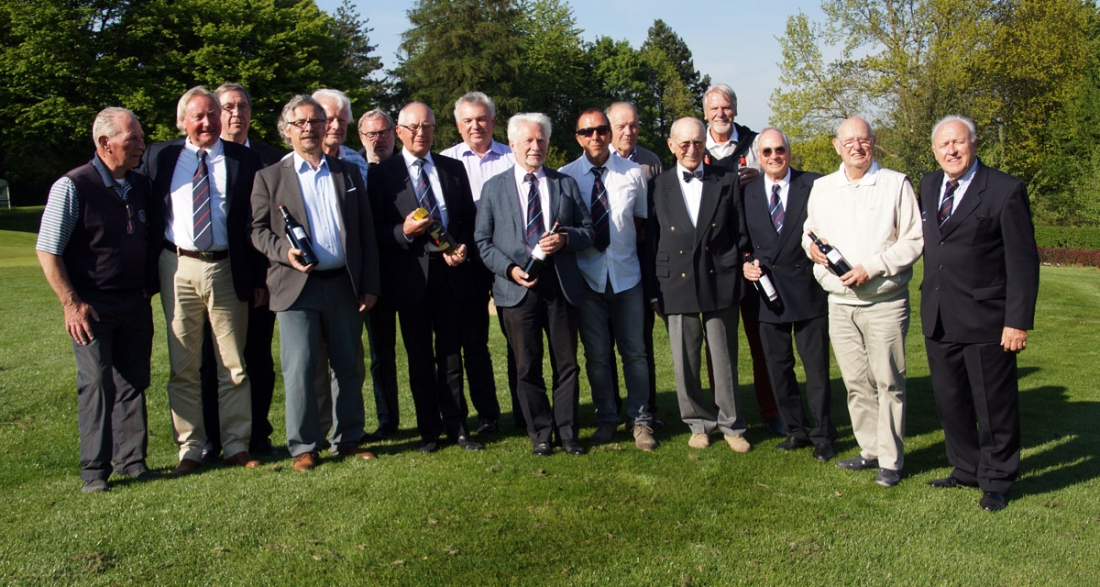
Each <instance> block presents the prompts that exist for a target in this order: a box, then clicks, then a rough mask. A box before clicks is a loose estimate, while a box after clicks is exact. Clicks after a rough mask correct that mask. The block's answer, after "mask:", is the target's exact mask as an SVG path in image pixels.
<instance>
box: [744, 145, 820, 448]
mask: <svg viewBox="0 0 1100 587" xmlns="http://www.w3.org/2000/svg"><path fill="white" fill-rule="evenodd" d="M754 149H755V150H756V154H757V159H758V160H759V161H760V163H761V167H762V168H763V170H764V174H763V176H762V177H761V178H760V179H758V180H756V181H754V182H752V183H750V184H748V185H746V186H745V224H746V226H747V227H748V230H749V240H750V241H751V242H750V247H749V249H748V250H746V251H743V254H744V255H745V261H746V262H745V263H744V265H743V266H742V269H743V271H744V273H745V279H748V280H749V281H751V282H754V283H756V282H759V281H760V278H761V276H762V275H765V274H766V275H768V277H770V279H771V282H772V283H773V284H774V287H775V289H776V292H777V293H778V295H779V304H778V306H777V307H775V306H774V305H773V307H772V308H769V307H768V306H767V305H766V304H765V303H763V302H762V299H761V296H759V295H757V293H756V292H746V294H745V302H747V306H748V308H749V311H750V312H751V313H752V316H753V318H754V319H755V322H757V323H758V331H759V333H760V341H761V343H762V345H763V349H764V358H765V361H766V364H767V368H768V375H769V379H770V380H771V384H772V391H773V392H774V394H775V400H776V403H777V404H778V405H779V412H780V414H781V415H782V416H783V423H784V424H785V425H786V428H787V438H786V440H784V441H783V442H780V443H779V444H777V445H776V448H777V449H779V450H787V451H790V450H797V449H799V448H803V447H807V446H810V445H813V447H814V452H813V455H814V458H816V459H817V460H819V461H822V462H826V461H828V460H830V459H832V458H833V457H835V456H836V452H835V451H834V450H833V441H834V440H836V427H835V426H834V425H833V420H832V416H831V414H830V404H831V402H832V393H831V390H830V388H829V320H828V314H829V307H828V302H827V299H826V295H825V290H823V289H821V287H820V286H818V285H817V281H816V280H814V272H813V262H812V261H811V260H810V259H809V258H807V257H806V252H805V251H803V250H802V225H803V224H804V223H805V222H806V200H808V199H809V197H810V188H812V187H813V182H814V180H815V179H817V178H818V177H821V176H820V175H818V174H816V173H805V172H802V171H799V170H797V169H792V168H791V143H790V141H789V140H788V139H787V135H786V134H785V133H783V132H782V131H780V130H778V129H775V128H766V129H764V130H762V131H760V134H759V135H757V138H756V142H755V146H754ZM750 257H751V258H752V262H749V259H750ZM742 305H743V306H745V305H746V304H745V303H743V304H742ZM745 327H746V328H748V327H749V326H748V325H746V326H745ZM792 331H793V332H794V342H795V343H797V344H798V354H799V356H800V357H802V366H803V367H804V368H805V370H806V396H807V399H808V400H809V405H810V413H811V414H812V415H813V419H814V425H813V426H811V425H810V424H809V422H808V419H807V418H806V414H805V412H804V411H803V410H802V395H801V394H800V393H799V391H798V380H797V379H795V376H794V345H792V341H791V332H792Z"/></svg>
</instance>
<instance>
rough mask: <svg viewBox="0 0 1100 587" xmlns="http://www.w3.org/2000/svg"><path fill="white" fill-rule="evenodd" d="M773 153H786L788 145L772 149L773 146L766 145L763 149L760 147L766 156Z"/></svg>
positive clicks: (762, 153)
mask: <svg viewBox="0 0 1100 587" xmlns="http://www.w3.org/2000/svg"><path fill="white" fill-rule="evenodd" d="M772 153H775V154H776V155H786V154H787V147H776V148H774V149H772V148H771V147H764V148H763V149H760V154H761V155H763V156H765V157H771V156H772Z"/></svg>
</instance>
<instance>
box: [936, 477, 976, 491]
mask: <svg viewBox="0 0 1100 587" xmlns="http://www.w3.org/2000/svg"><path fill="white" fill-rule="evenodd" d="M928 484H929V485H931V486H932V487H935V488H936V489H954V488H955V487H977V485H971V484H970V483H963V482H962V481H959V480H958V479H956V478H955V476H954V475H948V476H946V477H944V478H943V479H936V480H935V481H929V482H928Z"/></svg>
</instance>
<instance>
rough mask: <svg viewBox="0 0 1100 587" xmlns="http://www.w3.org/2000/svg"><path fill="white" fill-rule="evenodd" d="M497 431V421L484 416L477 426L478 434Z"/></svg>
mask: <svg viewBox="0 0 1100 587" xmlns="http://www.w3.org/2000/svg"><path fill="white" fill-rule="evenodd" d="M496 431H497V421H496V420H493V419H491V418H482V419H481V423H480V425H478V427H477V432H476V434H477V435H478V436H481V435H482V434H492V433H494V432H496Z"/></svg>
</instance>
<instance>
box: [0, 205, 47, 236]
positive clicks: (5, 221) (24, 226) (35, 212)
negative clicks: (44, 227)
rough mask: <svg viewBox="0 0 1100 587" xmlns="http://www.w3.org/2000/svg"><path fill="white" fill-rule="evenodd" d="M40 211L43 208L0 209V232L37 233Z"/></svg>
mask: <svg viewBox="0 0 1100 587" xmlns="http://www.w3.org/2000/svg"><path fill="white" fill-rule="evenodd" d="M42 210H43V206H32V207H27V208H13V209H11V210H5V209H0V230H13V231H16V232H38V225H39V224H40V223H41V222H42Z"/></svg>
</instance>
